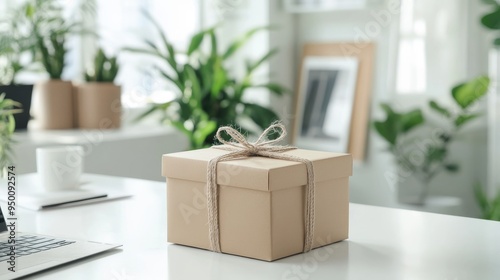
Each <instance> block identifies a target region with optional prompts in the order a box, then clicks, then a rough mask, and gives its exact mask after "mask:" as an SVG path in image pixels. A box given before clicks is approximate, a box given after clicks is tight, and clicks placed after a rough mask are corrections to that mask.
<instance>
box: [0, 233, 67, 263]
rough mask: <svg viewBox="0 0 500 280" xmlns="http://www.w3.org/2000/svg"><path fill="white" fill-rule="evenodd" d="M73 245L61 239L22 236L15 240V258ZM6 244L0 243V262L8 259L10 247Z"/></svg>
mask: <svg viewBox="0 0 500 280" xmlns="http://www.w3.org/2000/svg"><path fill="white" fill-rule="evenodd" d="M72 243H75V241H67V240H63V239H54V238H50V237H44V236H35V235H23V236H20V237H18V238H17V239H16V244H15V246H16V250H15V252H16V257H22V256H27V255H31V254H35V253H39V252H43V251H47V250H50V249H54V248H58V247H61V246H65V245H69V244H72ZM12 245H13V244H9V243H8V242H0V262H3V261H6V260H8V259H9V257H10V256H9V255H8V254H9V253H10V246H12Z"/></svg>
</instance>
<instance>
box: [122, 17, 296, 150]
mask: <svg viewBox="0 0 500 280" xmlns="http://www.w3.org/2000/svg"><path fill="white" fill-rule="evenodd" d="M146 16H147V18H148V19H149V21H151V22H152V24H153V25H154V26H155V27H156V30H157V33H158V34H159V35H160V37H161V43H160V44H157V43H155V42H151V41H149V40H144V44H145V47H140V48H132V47H130V48H126V50H127V51H132V52H137V53H143V54H147V55H152V56H154V57H156V58H158V62H159V63H161V64H159V65H157V70H158V72H159V73H160V75H161V76H162V77H164V78H165V79H166V80H167V81H168V82H170V83H171V84H173V85H174V86H175V88H176V89H177V93H178V95H177V97H176V98H175V99H173V100H171V101H168V102H166V103H163V104H154V105H152V106H151V107H150V109H149V110H147V111H146V112H144V114H142V115H141V116H140V117H139V118H142V117H145V116H147V115H149V114H151V113H153V112H158V111H159V112H161V113H162V115H163V119H162V122H164V123H167V124H169V125H172V126H174V127H175V128H177V129H178V130H180V131H181V132H182V133H184V134H185V135H186V136H187V137H188V139H189V143H190V148H191V149H197V148H202V147H206V146H209V145H211V144H213V141H214V135H215V132H216V130H217V128H218V127H219V126H222V125H228V124H236V125H238V126H239V127H240V129H241V131H242V132H244V133H246V134H253V133H255V131H253V130H251V129H248V128H247V127H245V126H244V122H245V121H248V122H249V123H253V124H255V125H256V126H257V127H259V128H262V129H263V128H266V127H268V126H269V125H270V124H271V123H272V122H273V121H275V120H277V119H278V116H277V115H276V113H275V112H274V111H273V110H271V109H269V108H266V107H263V106H261V105H259V104H256V103H251V102H247V101H245V99H244V96H245V93H246V92H247V90H248V89H249V88H254V87H262V88H267V89H269V90H270V91H271V92H272V93H274V94H277V95H282V94H283V93H285V92H286V91H287V90H286V89H285V88H284V87H283V86H281V85H279V84H276V83H265V84H254V83H253V82H252V75H253V73H254V71H255V70H256V69H258V68H259V67H260V66H261V65H262V64H263V63H264V62H266V61H267V60H268V59H269V58H270V57H271V56H272V55H273V54H275V53H276V50H271V51H269V52H268V53H266V54H264V55H263V56H262V57H261V58H259V59H258V60H256V61H248V62H247V65H246V73H245V75H244V77H242V78H240V79H238V78H236V77H233V76H232V75H231V73H230V71H228V69H227V68H226V65H225V63H226V61H227V60H228V59H229V58H230V57H232V55H233V54H234V53H235V52H236V51H238V49H240V48H241V47H242V46H243V45H244V44H245V43H246V42H247V41H248V40H249V39H250V38H251V37H252V36H253V35H254V34H255V33H257V32H259V31H260V30H263V29H265V27H260V28H255V29H252V30H250V31H249V32H247V33H246V34H244V35H243V36H242V37H240V38H239V39H237V40H235V41H234V42H232V43H231V44H230V45H229V47H228V48H227V49H225V50H224V51H222V52H220V50H219V45H218V41H217V38H216V28H215V27H214V28H209V29H206V30H202V31H200V32H199V33H197V34H195V35H194V36H193V37H192V38H191V41H190V44H189V47H188V49H187V50H186V51H185V52H182V51H179V50H176V49H174V47H173V46H172V44H171V43H170V42H169V41H168V40H167V37H166V35H165V34H164V33H163V31H162V29H161V27H160V26H159V24H158V23H157V22H156V21H155V20H154V19H153V18H152V17H151V16H150V15H149V14H146ZM207 40H208V42H206V43H208V46H209V48H208V50H207V51H206V52H205V51H204V50H203V47H202V45H203V42H205V41H207ZM180 56H185V59H184V60H181V59H179V57H180Z"/></svg>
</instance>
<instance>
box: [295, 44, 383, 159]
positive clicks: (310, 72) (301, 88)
mask: <svg viewBox="0 0 500 280" xmlns="http://www.w3.org/2000/svg"><path fill="white" fill-rule="evenodd" d="M374 51H375V46H374V44H373V43H354V42H352V43H350V42H343V43H318V44H306V45H304V48H303V55H302V63H301V66H300V71H299V78H298V85H297V93H296V98H295V121H294V125H293V129H292V135H293V137H292V142H293V144H294V145H296V146H298V147H302V148H307V149H314V150H324V151H332V152H347V153H350V154H352V156H353V158H354V159H355V160H357V161H361V160H363V159H364V157H365V149H366V137H367V134H368V130H369V127H368V123H369V108H370V96H371V89H372V74H373V73H372V69H373V57H374Z"/></svg>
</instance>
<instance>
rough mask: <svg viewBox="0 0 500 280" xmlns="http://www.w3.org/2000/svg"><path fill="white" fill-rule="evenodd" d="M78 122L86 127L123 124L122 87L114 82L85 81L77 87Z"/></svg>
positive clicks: (115, 126) (80, 126) (81, 126)
mask: <svg viewBox="0 0 500 280" xmlns="http://www.w3.org/2000/svg"><path fill="white" fill-rule="evenodd" d="M76 96H77V101H76V106H77V124H78V127H79V128H84V129H114V128H120V125H121V113H122V106H121V88H120V86H117V85H115V84H113V83H85V84H81V85H78V88H77V94H76Z"/></svg>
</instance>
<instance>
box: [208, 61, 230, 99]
mask: <svg viewBox="0 0 500 280" xmlns="http://www.w3.org/2000/svg"><path fill="white" fill-rule="evenodd" d="M226 83H227V74H226V70H225V69H224V68H223V67H222V60H221V59H220V58H218V59H217V60H216V61H215V64H214V66H213V83H212V88H211V93H212V96H213V97H214V98H217V97H218V96H219V93H220V91H221V90H222V89H223V88H224V87H225V86H226Z"/></svg>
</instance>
